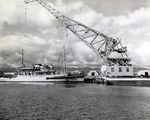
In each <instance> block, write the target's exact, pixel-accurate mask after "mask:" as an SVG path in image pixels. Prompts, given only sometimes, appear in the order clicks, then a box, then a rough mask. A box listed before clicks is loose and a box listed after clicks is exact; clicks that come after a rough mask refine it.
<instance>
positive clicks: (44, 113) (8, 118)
mask: <svg viewBox="0 0 150 120" xmlns="http://www.w3.org/2000/svg"><path fill="white" fill-rule="evenodd" d="M0 120H150V87H133V86H105V85H99V84H85V83H35V82H34V83H28V82H23V83H18V82H16V83H9V82H1V83H0Z"/></svg>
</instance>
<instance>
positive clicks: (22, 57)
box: [21, 49, 25, 67]
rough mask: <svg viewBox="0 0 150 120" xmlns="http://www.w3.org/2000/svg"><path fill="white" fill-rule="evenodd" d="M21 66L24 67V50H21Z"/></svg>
mask: <svg viewBox="0 0 150 120" xmlns="http://www.w3.org/2000/svg"><path fill="white" fill-rule="evenodd" d="M21 66H22V67H24V66H25V65H24V50H23V49H22V51H21Z"/></svg>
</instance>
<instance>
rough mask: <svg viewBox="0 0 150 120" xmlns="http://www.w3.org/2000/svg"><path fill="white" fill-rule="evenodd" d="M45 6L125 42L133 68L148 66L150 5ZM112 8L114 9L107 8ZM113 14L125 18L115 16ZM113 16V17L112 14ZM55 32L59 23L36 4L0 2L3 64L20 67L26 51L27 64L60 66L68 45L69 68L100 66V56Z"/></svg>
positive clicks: (85, 0) (61, 0)
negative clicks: (137, 65) (71, 65)
mask: <svg viewBox="0 0 150 120" xmlns="http://www.w3.org/2000/svg"><path fill="white" fill-rule="evenodd" d="M47 2H48V3H49V4H51V5H52V6H56V9H58V10H59V11H61V12H62V13H64V14H65V15H67V16H68V17H71V18H73V19H75V20H78V21H80V22H81V23H84V24H85V25H87V26H90V27H93V28H94V29H96V30H98V31H100V32H102V33H104V34H106V35H108V36H112V37H114V38H120V39H122V43H123V44H124V45H127V46H128V54H129V56H130V57H131V59H132V60H133V61H134V63H135V64H142V65H150V63H149V61H150V55H149V52H148V51H149V47H150V41H149V39H150V34H149V31H150V12H149V11H150V6H149V5H148V2H149V1H145V2H143V3H142V4H141V3H140V2H139V1H138V2H137V5H135V4H134V2H135V1H134V2H133V3H132V2H131V1H126V2H125V5H127V6H128V4H131V5H132V6H130V7H126V8H118V9H117V8H116V7H115V8H113V6H112V5H111V4H115V3H117V4H118V5H119V3H118V1H117V0H116V1H115V2H113V1H109V2H108V1H107V2H106V1H103V0H95V1H93V2H91V1H89V0H78V1H74V0H72V1H70V0H69V1H68V0H56V1H54V0H51V1H50V0H47ZM8 3H9V6H8ZM96 3H101V4H103V5H104V6H102V5H101V8H103V10H102V9H101V10H100V8H99V7H98V6H97V4H96ZM106 3H107V4H106ZM109 4H110V5H111V7H110V8H106V7H105V6H109ZM104 8H105V10H104ZM25 9H26V17H25ZM113 9H115V10H116V9H117V10H118V11H122V12H119V13H117V12H115V11H114V10H113ZM112 11H114V12H115V14H112ZM110 12H111V14H110ZM108 13H109V14H108ZM25 18H26V23H25ZM57 26H59V24H58V23H57V22H56V19H55V18H54V17H53V16H52V15H51V14H49V12H47V11H46V10H45V9H44V8H42V7H41V6H40V5H39V4H37V3H32V4H29V5H27V6H25V5H24V3H23V1H22V0H13V1H10V0H5V1H2V0H0V64H6V63H14V64H17V65H18V64H20V60H21V56H20V53H19V51H20V50H21V49H24V50H25V62H26V64H32V63H41V62H42V63H54V64H57V60H58V57H59V56H62V47H63V45H66V50H67V62H68V63H70V64H76V63H78V64H89V63H90V64H96V63H100V62H99V59H98V56H97V55H96V54H95V53H94V52H93V51H92V50H91V49H90V48H88V47H87V46H86V45H85V44H84V43H82V42H81V41H80V40H79V39H78V38H77V37H76V36H75V35H73V34H72V33H71V32H69V31H67V30H66V29H64V28H63V27H61V26H60V27H59V28H58V29H57ZM67 35H68V37H67Z"/></svg>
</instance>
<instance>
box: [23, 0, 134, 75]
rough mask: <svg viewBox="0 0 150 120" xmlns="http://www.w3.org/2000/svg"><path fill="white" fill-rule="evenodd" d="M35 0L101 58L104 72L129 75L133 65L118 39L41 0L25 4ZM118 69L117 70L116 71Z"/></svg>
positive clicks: (131, 72)
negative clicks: (104, 67) (68, 15)
mask: <svg viewBox="0 0 150 120" xmlns="http://www.w3.org/2000/svg"><path fill="white" fill-rule="evenodd" d="M31 2H37V3H39V4H40V5H41V6H43V7H44V8H45V9H46V10H47V11H49V12H50V13H51V14H52V15H54V16H55V17H56V19H57V20H58V22H60V23H62V24H63V25H64V26H65V27H66V28H67V29H68V30H70V31H71V32H72V33H73V34H75V35H76V36H77V37H78V38H79V39H80V40H81V41H82V42H83V43H85V44H86V45H87V46H89V47H90V48H91V49H92V50H93V51H94V52H95V53H96V54H97V55H98V56H100V58H101V61H102V62H101V63H102V64H103V65H105V66H107V68H106V70H105V74H107V75H108V74H110V75H112V76H131V75H132V74H133V67H132V65H131V59H130V58H129V57H128V55H127V49H126V47H123V46H122V44H121V40H120V39H118V38H117V39H114V38H112V37H109V36H107V35H105V34H103V33H101V32H99V31H97V30H95V29H93V28H91V27H88V26H86V25H84V24H82V23H80V22H78V21H76V20H73V19H71V18H69V17H67V16H65V15H63V14H62V13H60V12H59V11H57V10H56V9H55V8H53V7H52V6H51V5H49V4H47V3H46V2H44V1H43V0H25V4H28V3H31ZM116 71H118V72H116Z"/></svg>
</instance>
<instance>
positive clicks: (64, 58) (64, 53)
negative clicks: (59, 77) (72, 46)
mask: <svg viewBox="0 0 150 120" xmlns="http://www.w3.org/2000/svg"><path fill="white" fill-rule="evenodd" d="M63 62H64V73H66V72H67V66H66V47H65V45H64V46H63Z"/></svg>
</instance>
